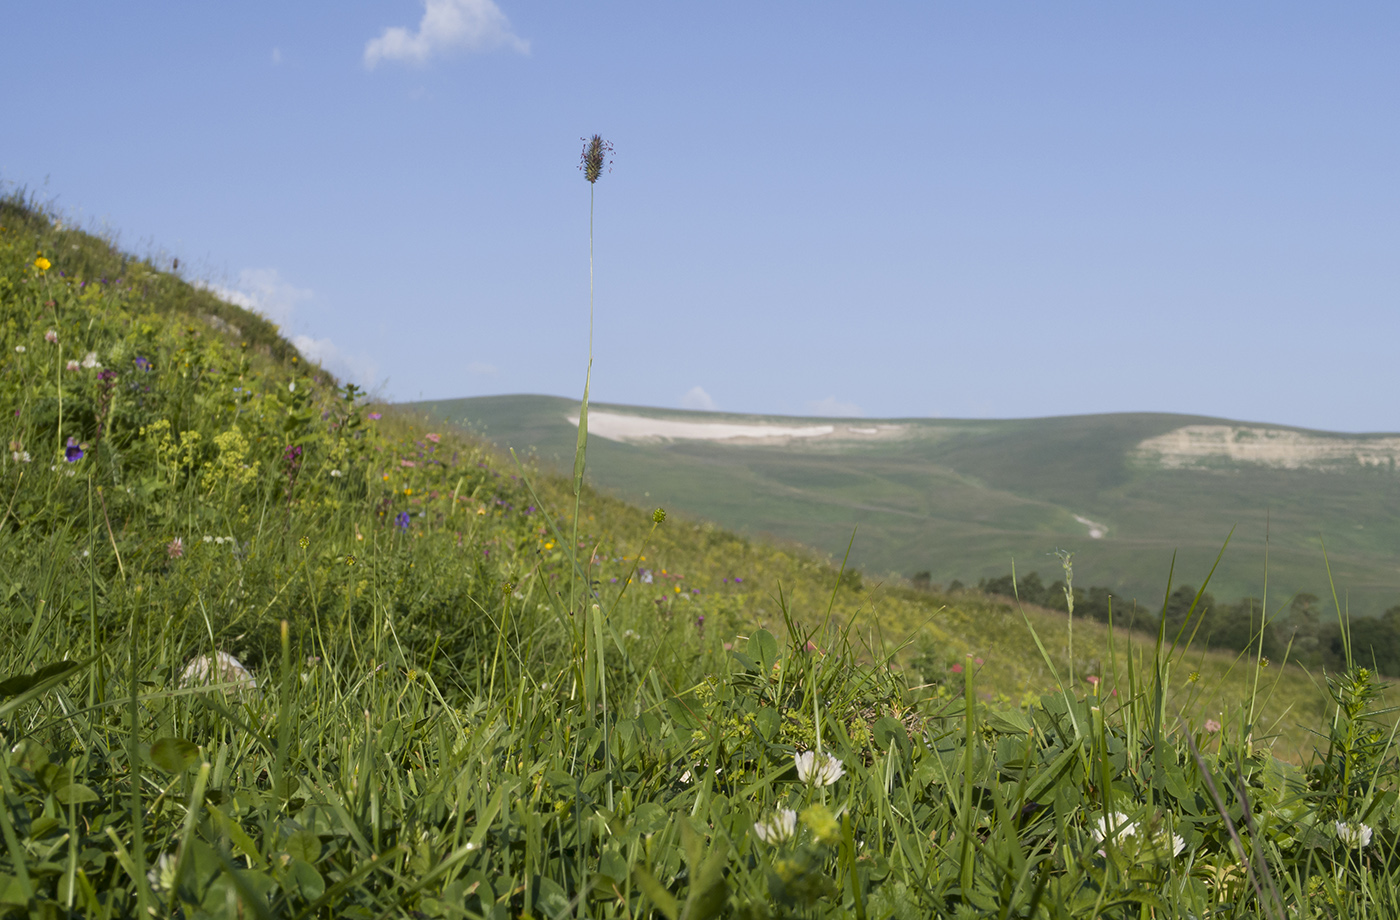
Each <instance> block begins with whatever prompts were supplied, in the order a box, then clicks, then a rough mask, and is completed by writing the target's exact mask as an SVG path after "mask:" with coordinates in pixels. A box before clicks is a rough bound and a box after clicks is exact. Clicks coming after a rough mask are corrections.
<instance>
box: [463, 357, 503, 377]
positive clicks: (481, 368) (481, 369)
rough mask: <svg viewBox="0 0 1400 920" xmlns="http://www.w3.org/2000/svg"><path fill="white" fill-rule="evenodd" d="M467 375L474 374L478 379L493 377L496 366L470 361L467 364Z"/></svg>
mask: <svg viewBox="0 0 1400 920" xmlns="http://www.w3.org/2000/svg"><path fill="white" fill-rule="evenodd" d="M467 373H468V374H475V375H476V376H478V377H494V376H496V373H497V371H496V365H494V364H485V363H483V362H481V361H472V362H470V363H468V364H467Z"/></svg>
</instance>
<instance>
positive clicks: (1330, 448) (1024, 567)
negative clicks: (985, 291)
mask: <svg viewBox="0 0 1400 920" xmlns="http://www.w3.org/2000/svg"><path fill="white" fill-rule="evenodd" d="M407 408H410V409H413V410H416V411H419V412H421V413H423V414H424V415H425V416H427V417H428V418H432V419H439V420H442V421H444V422H452V423H454V424H457V425H460V426H462V427H464V428H466V429H467V430H471V431H475V432H478V433H480V434H481V435H483V436H484V437H486V438H488V439H490V440H492V441H494V442H495V443H497V444H498V445H501V446H503V447H514V448H516V449H517V450H520V451H526V452H533V453H535V454H536V455H538V456H539V457H540V458H541V459H542V460H543V461H545V462H547V463H553V464H559V463H571V462H572V451H573V443H574V439H575V426H574V423H572V422H571V421H570V420H569V419H570V417H571V413H572V414H576V407H575V404H574V403H573V402H572V401H570V400H565V399H559V398H554V397H547V396H492V397H479V398H472V399H455V400H441V401H431V402H420V403H410V404H407ZM594 412H609V413H616V414H619V415H624V416H628V417H638V418H642V419H651V420H655V419H663V420H664V419H672V420H679V421H685V422H694V423H703V424H711V423H732V424H738V425H753V424H769V425H779V426H789V427H793V426H797V427H801V426H828V427H830V428H831V429H832V430H833V433H832V434H830V435H826V436H818V437H788V438H780V439H769V440H768V441H766V442H765V441H762V440H758V441H755V440H754V439H751V438H750V439H737V440H730V441H728V442H726V441H715V440H702V439H700V438H689V437H685V438H683V437H674V438H649V439H648V438H636V437H633V439H631V440H609V439H607V438H604V437H599V436H597V432H598V426H597V423H596V422H595V424H594V426H593V428H594V437H593V438H592V440H591V441H590V455H589V474H590V476H591V477H592V481H593V482H594V483H596V484H597V485H598V486H600V487H601V488H603V489H606V490H608V491H610V492H612V493H614V494H616V495H619V496H621V497H623V498H625V499H628V500H631V501H651V502H660V503H663V504H666V505H667V506H668V507H674V508H676V509H680V510H684V511H685V512H687V513H690V514H694V515H696V516H699V517H703V518H706V519H709V520H713V521H715V522H717V523H719V524H720V525H722V526H724V527H729V528H733V529H735V530H738V531H741V532H744V533H750V534H770V535H774V536H777V537H779V538H782V539H788V540H797V541H801V542H803V543H806V544H809V545H811V546H815V547H818V548H820V549H821V550H823V551H825V552H827V553H829V554H832V555H839V554H842V553H844V551H845V549H846V546H847V544H848V541H849V540H850V537H851V534H852V532H853V531H856V532H857V533H856V540H855V546H854V549H853V550H852V553H851V558H852V560H853V562H854V563H855V564H857V565H859V566H860V567H862V568H863V569H865V570H866V571H867V572H871V573H886V572H897V573H900V574H902V575H904V576H910V575H913V574H915V573H918V572H923V571H927V572H929V573H930V574H931V576H932V579H933V581H935V582H940V583H943V584H947V583H949V582H951V581H953V580H955V579H956V580H959V581H961V582H964V583H975V582H976V581H977V580H978V579H980V578H983V577H992V576H999V575H1003V574H1005V573H1006V572H1008V571H1010V569H1011V565H1012V562H1013V560H1014V562H1015V564H1016V567H1017V569H1018V570H1019V571H1021V572H1026V571H1033V570H1040V571H1041V572H1042V573H1043V574H1045V575H1047V576H1054V575H1057V574H1058V562H1057V560H1056V559H1055V558H1054V557H1053V553H1054V551H1055V550H1056V549H1061V550H1066V551H1072V552H1073V553H1074V563H1075V572H1076V578H1077V581H1078V583H1079V584H1084V585H1090V584H1092V585H1103V586H1106V587H1109V588H1112V589H1113V590H1114V591H1115V592H1116V593H1117V594H1118V596H1119V598H1120V601H1133V600H1136V601H1139V602H1141V603H1144V604H1146V605H1147V606H1149V607H1152V608H1154V609H1155V608H1156V607H1158V606H1160V604H1161V599H1162V592H1163V588H1164V587H1165V585H1166V582H1167V576H1168V573H1169V571H1170V569H1171V564H1172V558H1173V555H1174V554H1175V557H1176V581H1177V582H1178V583H1180V582H1182V581H1185V582H1188V583H1192V584H1200V582H1201V581H1202V580H1203V579H1204V577H1205V575H1206V573H1207V572H1208V571H1209V569H1210V566H1211V564H1212V563H1213V562H1214V560H1215V558H1216V555H1217V553H1218V552H1219V551H1220V549H1221V547H1222V546H1223V545H1224V544H1225V541H1226V539H1227V537H1230V535H1231V533H1232V531H1233V537H1230V544H1229V549H1228V551H1227V552H1226V554H1225V558H1224V560H1223V562H1222V563H1221V566H1220V568H1219V570H1218V571H1217V572H1216V574H1215V577H1214V579H1213V581H1212V583H1211V590H1212V592H1213V593H1214V594H1215V595H1216V597H1218V598H1221V599H1222V600H1233V599H1235V598H1237V597H1244V596H1255V597H1259V596H1262V594H1263V585H1264V579H1265V572H1266V561H1267V575H1268V585H1269V599H1270V603H1271V604H1272V605H1274V606H1275V607H1277V606H1281V605H1282V604H1283V603H1286V602H1287V600H1288V599H1289V598H1290V597H1291V596H1292V595H1294V594H1295V593H1297V592H1307V593H1312V594H1316V595H1319V596H1321V597H1330V593H1331V592H1330V588H1329V581H1328V573H1327V569H1326V564H1325V562H1324V553H1323V549H1324V546H1325V549H1326V558H1327V560H1328V561H1330V564H1331V574H1332V578H1333V579H1334V580H1335V584H1336V588H1337V590H1338V592H1339V595H1340V596H1341V597H1342V598H1343V603H1344V604H1348V603H1349V606H1350V610H1351V611H1352V612H1353V613H1356V614H1364V615H1373V614H1378V613H1380V612H1381V611H1383V610H1385V609H1387V608H1389V607H1391V606H1393V605H1396V604H1400V564H1398V563H1397V561H1396V556H1395V547H1396V546H1397V545H1400V476H1397V475H1396V472H1395V458H1396V456H1397V455H1400V438H1397V437H1395V436H1386V435H1342V434H1334V433H1328V432H1312V431H1304V430H1301V429H1293V428H1287V427H1283V426H1272V425H1260V424H1253V423H1241V422H1232V421H1227V420H1223V419H1215V418H1206V417H1199V416H1182V415H1164V414H1151V413H1134V414H1116V415H1092V416H1067V417H1060V418H1044V419H1016V420H958V419H888V420H887V419H876V420H869V419H861V420H852V419H812V418H783V417H770V416H763V417H760V416H745V415H733V414H724V413H700V412H684V411H673V410H661V409H646V408H638V407H630V406H606V405H601V404H599V405H595V407H594ZM867 430H873V431H875V432H876V433H875V434H871V435H862V434H861V433H860V432H861V431H867ZM1047 580H1048V579H1047Z"/></svg>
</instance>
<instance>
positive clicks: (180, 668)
mask: <svg viewBox="0 0 1400 920" xmlns="http://www.w3.org/2000/svg"><path fill="white" fill-rule="evenodd" d="M258 334H261V335H262V336H263V337H262V338H257V337H256V336H257V335H258ZM0 370H2V371H3V372H2V373H0V419H4V420H6V421H5V423H6V424H7V425H8V432H7V435H8V437H7V440H8V442H9V443H8V445H7V447H8V449H7V450H6V452H5V453H4V455H3V456H0V501H2V502H3V507H4V511H3V516H0V795H3V800H4V803H5V806H6V807H4V808H0V844H2V846H0V916H3V917H26V916H44V917H64V916H68V917H79V916H81V917H123V918H135V917H140V918H146V917H151V916H156V917H229V918H234V917H238V918H244V917H288V918H291V917H297V918H302V917H337V918H339V917H349V918H379V917H413V918H422V917H434V918H436V917H442V918H449V917H450V918H462V917H466V918H478V917H483V918H484V917H490V918H497V917H550V918H563V917H583V916H586V917H597V918H604V917H618V918H620V917H629V918H630V917H666V918H668V920H679V918H681V917H685V918H691V920H699V918H709V917H719V916H726V917H730V916H732V917H753V918H758V917H795V916H807V917H849V916H855V917H869V918H877V920H887V918H891V917H897V918H901V920H903V918H906V917H921V918H922V917H928V916H947V917H967V916H978V915H986V914H995V915H998V916H1006V917H1012V916H1014V917H1037V918H1048V917H1104V916H1108V917H1125V918H1126V917H1130V916H1131V917H1140V916H1144V915H1153V916H1161V917H1186V916H1194V917H1201V916H1206V915H1211V916H1239V917H1243V916H1258V915H1261V914H1264V915H1272V916H1282V915H1284V914H1285V913H1288V914H1290V915H1292V914H1294V913H1296V914H1297V915H1299V916H1305V917H1324V916H1328V917H1331V916H1393V915H1394V914H1395V911H1396V908H1397V906H1400V905H1397V902H1396V900H1395V894H1394V892H1395V891H1396V885H1395V882H1396V881H1397V880H1400V878H1397V875H1398V873H1397V870H1396V869H1395V868H1394V866H1395V861H1394V853H1395V847H1396V841H1397V835H1398V833H1400V821H1397V817H1396V815H1395V802H1396V792H1395V789H1394V783H1393V777H1394V775H1395V770H1394V767H1395V762H1394V761H1395V758H1394V757H1393V756H1392V754H1391V751H1390V748H1389V744H1388V742H1389V739H1390V738H1391V737H1393V728H1392V727H1391V725H1390V723H1389V722H1386V721H1384V715H1385V713H1387V712H1389V710H1387V709H1385V708H1384V698H1383V696H1382V693H1381V688H1380V687H1379V686H1378V685H1377V684H1376V682H1375V680H1374V678H1373V676H1372V675H1370V674H1369V673H1367V672H1365V671H1364V670H1361V669H1355V668H1353V669H1350V670H1349V671H1348V672H1347V673H1346V674H1344V675H1337V676H1334V679H1333V681H1332V682H1331V684H1330V685H1329V686H1327V687H1323V686H1320V685H1319V684H1317V683H1315V682H1314V681H1313V680H1312V679H1310V678H1309V677H1308V676H1307V675H1306V674H1304V673H1303V672H1302V671H1300V670H1298V669H1296V668H1291V667H1289V668H1280V667H1277V666H1273V667H1268V666H1266V665H1265V664H1264V663H1257V662H1251V661H1239V662H1237V661H1235V660H1234V659H1232V658H1230V657H1227V656H1221V655H1218V654H1199V653H1195V652H1192V651H1190V650H1189V649H1180V648H1178V649H1171V648H1159V647H1157V646H1155V645H1151V644H1145V643H1143V642H1142V641H1140V640H1137V644H1136V645H1130V644H1129V641H1128V639H1127V638H1125V637H1124V636H1122V635H1119V636H1116V637H1115V636H1114V635H1113V634H1110V633H1109V632H1108V631H1107V629H1106V628H1104V627H1103V626H1100V625H1097V624H1085V623H1080V622H1076V623H1074V628H1073V635H1072V637H1071V635H1070V633H1069V626H1070V623H1069V621H1068V620H1067V618H1066V617H1064V616H1063V615H1053V614H1050V613H1048V612H1045V611H1036V610H1026V611H1020V610H1017V609H1015V608H1013V607H1012V606H1011V605H1008V604H1005V603H1001V602H998V601H994V600H989V599H987V598H984V597H981V596H979V595H976V594H958V595H952V596H940V595H936V594H931V593H923V592H916V591H912V590H908V589H904V588H892V587H886V586H883V585H880V584H878V583H876V582H875V580H873V579H869V578H861V577H858V576H856V575H854V574H851V573H848V574H846V575H842V574H840V573H839V571H838V569H837V568H835V567H833V566H832V565H831V564H830V563H829V561H828V560H827V559H826V558H825V557H824V556H821V555H818V554H816V553H814V552H812V551H810V550H806V549H803V548H802V547H800V546H797V545H782V546H779V545H775V544H772V543H767V542H762V541H758V540H753V539H750V538H747V537H743V536H739V535H736V534H734V533H732V532H729V531H726V530H723V529H721V528H718V527H716V526H715V525H713V524H709V523H704V522H701V521H698V520H686V519H684V518H683V517H682V516H679V515H675V514H671V515H666V514H664V513H662V512H660V511H659V509H655V508H654V505H647V506H643V507H638V506H635V505H629V504H626V503H624V502H622V501H621V500H618V499H616V498H612V497H607V496H605V495H601V494H598V493H595V492H593V491H591V490H590V489H587V488H585V489H584V491H583V493H582V495H581V496H580V498H581V502H580V509H581V510H580V513H579V514H578V515H577V520H575V519H574V516H573V514H572V509H573V508H574V499H575V496H574V494H573V488H572V482H571V481H565V480H560V479H556V478H554V477H552V476H550V475H549V474H548V473H547V472H546V471H542V470H539V469H536V468H535V467H534V466H533V465H532V464H528V463H527V464H526V465H525V466H523V467H520V466H516V465H515V464H514V463H513V462H511V461H510V460H509V459H507V458H505V457H503V456H502V455H500V454H499V453H497V452H496V451H495V450H494V449H493V448H491V447H489V446H487V445H485V444H484V443H483V442H480V441H477V440H474V439H472V438H470V437H465V436H461V435H458V434H453V433H451V432H449V431H441V430H435V427H425V426H423V425H422V424H420V422H419V421H418V420H417V419H416V418H415V417H414V416H413V415H412V414H410V413H403V412H396V411H394V410H392V409H390V408H386V407H376V406H373V405H370V404H367V403H366V402H365V400H364V399H363V398H362V397H361V395H360V394H358V393H357V392H356V391H355V390H354V389H353V388H350V387H342V386H340V385H338V384H337V382H336V381H334V380H333V379H332V378H330V377H329V376H328V375H326V374H325V373H324V372H323V371H321V370H319V369H318V368H315V367H308V366H306V363H305V362H304V361H303V360H301V359H300V357H299V356H298V355H297V354H296V353H295V351H294V350H293V349H290V348H289V347H288V346H287V345H286V343H284V342H281V340H279V339H277V338H275V330H272V329H271V328H270V327H268V326H266V324H265V322H264V321H261V320H259V319H258V318H257V317H255V316H252V315H249V314H246V313H243V312H241V311H238V310H237V308H235V307H231V306H229V305H226V304H219V303H217V302H215V301H211V300H210V299H209V298H208V295H207V294H204V293H201V292H200V291H198V290H196V289H195V288H192V287H191V286H190V285H188V284H186V283H185V282H183V281H181V280H180V279H178V278H176V277H173V276H171V275H169V274H165V273H162V272H160V271H158V270H157V269H156V268H155V267H154V266H152V265H150V264H148V263H146V262H142V261H141V260H137V259H132V258H130V257H128V256H126V255H124V254H122V253H120V252H117V251H115V250H113V249H112V248H111V247H110V246H108V245H107V244H105V243H104V242H103V241H102V240H99V239H96V238H93V237H91V236H88V235H86V234H82V233H79V232H76V231H73V230H65V229H62V228H61V227H60V226H58V225H57V224H56V223H55V221H54V220H53V218H52V217H51V216H50V215H47V214H45V213H44V212H43V210H42V209H39V208H36V207H34V206H33V205H32V204H30V203H27V202H24V201H22V200H16V199H9V200H5V201H3V202H0ZM604 450H606V445H604ZM575 534H576V535H577V539H575ZM1122 615H1125V616H1128V615H1131V611H1130V610H1124V611H1122ZM227 655H233V656H236V658H237V659H238V662H237V663H235V662H234V660H233V659H231V658H227V657H224V656H227ZM1274 754H1277V755H1280V756H1279V757H1275V756H1272V755H1274ZM1246 802H1247V803H1248V808H1247V809H1246V808H1245V807H1244V804H1245V803H1246ZM1363 836H1364V838H1365V842H1364V843H1363V842H1362V838H1363ZM1241 852H1243V854H1244V859H1243V860H1242V859H1241V858H1240V855H1239V854H1240V853H1241Z"/></svg>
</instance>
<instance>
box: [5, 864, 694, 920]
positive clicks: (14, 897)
mask: <svg viewBox="0 0 1400 920" xmlns="http://www.w3.org/2000/svg"><path fill="white" fill-rule="evenodd" d="M28 903H29V893H28V892H27V891H26V890H25V888H24V885H23V884H21V883H20V880H19V879H17V878H15V877H14V876H13V875H3V874H0V904H5V905H8V906H10V907H24V906H25V905H26V904H28ZM672 916H674V915H672Z"/></svg>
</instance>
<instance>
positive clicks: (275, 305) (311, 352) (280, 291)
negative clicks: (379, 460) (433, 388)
mask: <svg viewBox="0 0 1400 920" xmlns="http://www.w3.org/2000/svg"><path fill="white" fill-rule="evenodd" d="M202 286H203V287H204V288H206V289H207V290H209V291H211V292H213V293H214V294H215V295H216V296H217V297H219V298H220V299H222V300H226V301H228V302H229V303H231V304H235V305H237V306H240V307H242V308H243V309H245V310H251V311H253V312H254V313H258V314H260V315H262V316H265V317H267V318H268V319H270V320H272V321H273V322H274V323H276V324H277V326H278V328H279V329H283V328H285V327H286V326H288V325H289V324H290V323H291V322H292V320H293V318H294V316H295V314H296V312H297V308H298V306H299V305H301V304H304V303H306V302H307V301H309V300H313V299H314V298H315V296H316V294H315V292H314V291H312V290H311V289H309V288H300V287H297V286H296V285H294V284H292V283H291V282H289V281H287V280H286V279H285V278H283V277H282V275H281V273H280V272H278V271H277V269H275V268H245V269H244V270H243V271H241V272H239V273H238V281H237V283H236V284H234V285H233V286H231V287H225V286H221V285H217V284H208V283H205V284H203V285H202ZM283 334H284V335H286V336H287V338H288V340H289V341H290V342H291V343H292V344H293V345H295V346H296V349H297V351H299V352H301V354H302V355H303V357H305V358H306V359H307V360H309V361H315V362H316V363H317V364H319V365H321V366H322V367H324V368H325V369H326V370H328V371H330V372H331V373H332V374H335V375H336V376H337V377H340V378H341V379H343V380H347V381H350V382H353V383H356V384H359V385H360V386H363V387H366V388H371V387H373V386H374V385H375V384H376V383H377V382H378V381H377V380H376V379H375V377H376V375H377V374H378V372H379V367H378V365H377V364H375V362H374V361H373V359H371V358H369V357H368V356H367V355H361V354H351V353H349V352H347V351H345V350H344V349H342V348H340V347H339V346H338V345H336V344H335V343H334V342H332V341H331V340H330V339H317V338H312V337H311V336H309V335H290V334H288V333H286V332H283Z"/></svg>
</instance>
